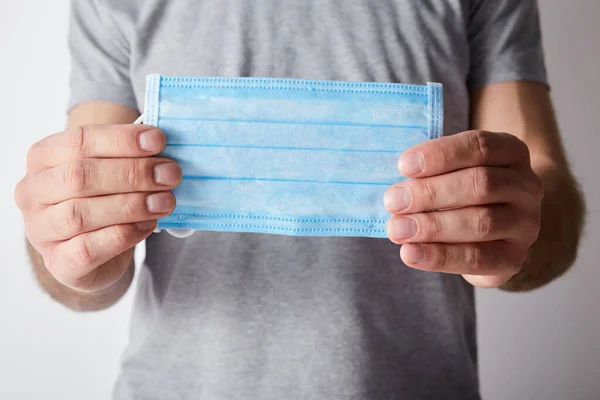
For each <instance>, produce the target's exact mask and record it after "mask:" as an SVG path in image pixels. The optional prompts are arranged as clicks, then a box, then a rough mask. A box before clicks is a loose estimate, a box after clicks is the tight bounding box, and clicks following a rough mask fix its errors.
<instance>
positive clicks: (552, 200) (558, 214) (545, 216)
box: [501, 165, 585, 292]
mask: <svg viewBox="0 0 600 400" xmlns="http://www.w3.org/2000/svg"><path fill="white" fill-rule="evenodd" d="M534 170H535V172H536V173H537V174H538V176H539V177H540V179H541V180H542V182H543V185H544V199H543V201H542V219H541V229H540V234H539V236H538V239H537V241H536V242H535V243H534V245H533V246H532V247H531V248H530V250H529V254H528V256H527V259H526V261H525V263H524V264H523V267H522V269H521V272H519V273H518V274H517V275H515V276H514V277H513V278H512V279H511V280H510V281H509V282H508V283H506V284H505V285H504V286H503V287H502V288H501V289H503V290H506V291H513V292H517V291H527V290H532V289H536V288H538V287H541V286H543V285H545V284H547V283H549V282H551V281H552V280H554V279H555V278H557V277H559V276H561V275H562V274H564V273H565V272H566V271H567V270H568V269H569V268H570V267H571V266H572V265H573V263H574V262H575V259H576V258H577V249H578V246H579V240H580V237H581V234H582V230H583V225H584V217H585V202H584V199H583V195H582V194H581V192H580V191H579V188H578V185H577V182H576V180H575V179H574V178H573V176H571V175H570V174H569V173H568V172H565V171H564V169H563V170H562V171H559V170H557V169H556V168H553V167H548V166H543V167H538V168H536V167H535V165H534Z"/></svg>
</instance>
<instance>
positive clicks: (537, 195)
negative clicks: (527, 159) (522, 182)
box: [529, 173, 544, 202]
mask: <svg viewBox="0 0 600 400" xmlns="http://www.w3.org/2000/svg"><path fill="white" fill-rule="evenodd" d="M532 174H533V177H532V179H531V180H530V182H531V183H530V184H529V191H530V192H531V194H532V195H533V197H534V199H535V200H536V201H537V202H541V201H542V199H543V198H544V185H543V183H542V180H541V179H540V177H539V176H537V175H536V174H535V173H532Z"/></svg>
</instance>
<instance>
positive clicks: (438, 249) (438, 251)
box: [427, 245, 450, 269]
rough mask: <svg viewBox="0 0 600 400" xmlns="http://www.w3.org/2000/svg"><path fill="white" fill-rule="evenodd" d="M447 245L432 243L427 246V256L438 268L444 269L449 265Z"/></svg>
mask: <svg viewBox="0 0 600 400" xmlns="http://www.w3.org/2000/svg"><path fill="white" fill-rule="evenodd" d="M449 251H450V250H449V248H448V246H445V245H433V246H428V247H427V257H430V255H431V258H432V259H433V260H434V264H435V265H436V266H438V267H439V268H440V269H445V268H447V267H449V266H450V253H449Z"/></svg>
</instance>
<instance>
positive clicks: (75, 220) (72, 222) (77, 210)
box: [64, 201, 86, 233]
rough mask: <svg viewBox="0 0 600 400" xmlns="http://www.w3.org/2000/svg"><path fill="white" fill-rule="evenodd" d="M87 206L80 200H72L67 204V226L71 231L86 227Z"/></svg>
mask: <svg viewBox="0 0 600 400" xmlns="http://www.w3.org/2000/svg"><path fill="white" fill-rule="evenodd" d="M85 214H86V212H85V207H84V205H83V203H82V202H80V201H71V202H69V203H67V205H66V211H65V215H64V221H65V226H66V227H67V230H68V231H69V232H71V233H75V232H81V231H82V230H83V228H84V227H85V219H86V218H85Z"/></svg>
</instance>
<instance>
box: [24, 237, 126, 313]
mask: <svg viewBox="0 0 600 400" xmlns="http://www.w3.org/2000/svg"><path fill="white" fill-rule="evenodd" d="M27 252H28V253H29V258H30V260H31V264H32V266H33V271H34V274H35V276H36V278H37V281H38V283H39V284H40V286H41V287H42V288H43V289H44V290H45V291H46V292H47V293H48V294H49V295H50V297H52V298H53V299H54V300H56V301H58V302H59V303H62V304H63V305H65V306H66V307H68V308H70V309H72V310H75V311H97V310H102V309H105V308H108V307H110V306H111V305H113V304H115V303H116V302H117V301H118V300H119V299H120V298H121V297H123V295H124V294H125V293H126V292H127V289H128V288H129V286H130V284H131V281H132V279H133V275H134V269H135V267H134V263H133V249H131V250H128V251H126V252H125V253H122V254H121V255H119V256H117V257H115V258H113V259H112V260H110V261H108V262H107V263H106V264H104V265H103V266H101V267H100V268H117V269H119V268H121V267H122V266H125V265H129V267H128V268H127V270H126V272H125V273H124V274H123V276H122V277H121V278H120V279H119V280H118V281H116V282H115V283H114V284H112V285H111V286H109V287H108V288H105V289H102V290H98V291H94V292H83V291H78V290H74V289H71V288H69V287H67V286H65V285H63V284H62V283H60V282H59V281H57V280H56V279H55V278H54V277H53V276H52V275H51V274H50V273H49V272H48V270H47V269H46V266H45V265H44V260H43V258H42V256H41V255H40V254H39V253H38V251H37V250H36V249H34V248H33V246H32V245H31V244H30V243H29V241H27Z"/></svg>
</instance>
